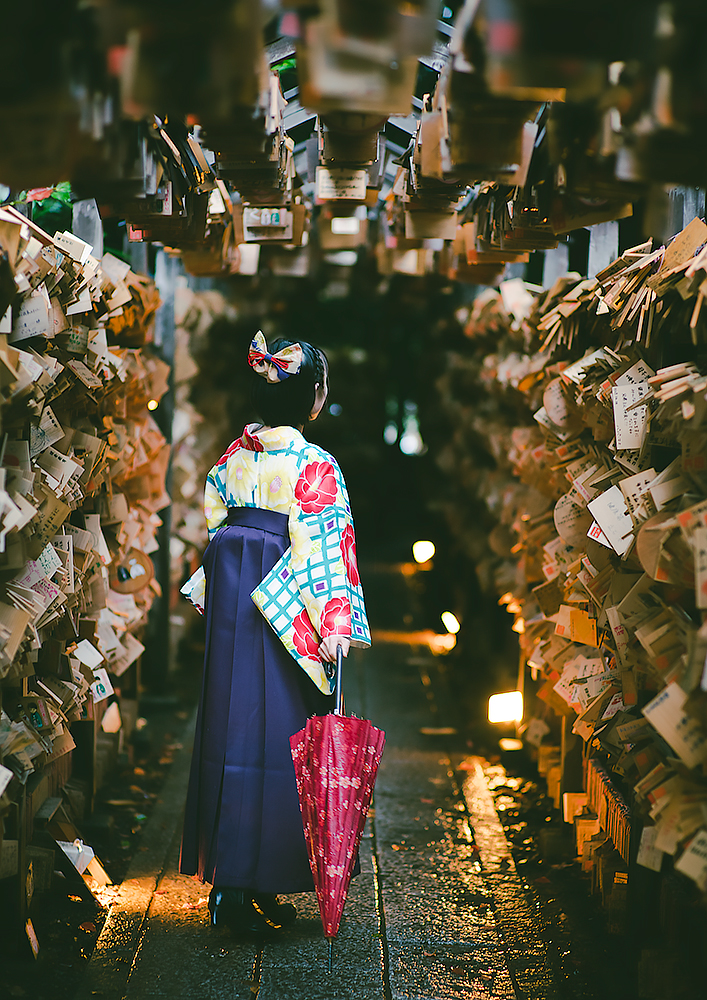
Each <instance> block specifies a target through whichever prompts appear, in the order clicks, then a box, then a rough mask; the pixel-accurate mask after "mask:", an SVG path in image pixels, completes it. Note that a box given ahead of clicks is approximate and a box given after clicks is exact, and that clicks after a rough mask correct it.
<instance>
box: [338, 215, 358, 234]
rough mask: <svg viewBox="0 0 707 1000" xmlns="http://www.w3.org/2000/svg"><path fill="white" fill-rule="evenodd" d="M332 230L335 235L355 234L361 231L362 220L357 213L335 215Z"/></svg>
mask: <svg viewBox="0 0 707 1000" xmlns="http://www.w3.org/2000/svg"><path fill="white" fill-rule="evenodd" d="M331 231H332V233H334V235H335V236H355V235H356V234H357V233H359V232H360V231H361V220H360V219H357V218H356V216H355V215H350V216H348V215H347V216H341V215H335V216H334V218H333V219H332V220H331Z"/></svg>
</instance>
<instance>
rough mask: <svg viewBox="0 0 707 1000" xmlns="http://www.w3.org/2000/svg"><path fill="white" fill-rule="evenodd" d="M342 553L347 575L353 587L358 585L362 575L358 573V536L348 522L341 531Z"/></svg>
mask: <svg viewBox="0 0 707 1000" xmlns="http://www.w3.org/2000/svg"><path fill="white" fill-rule="evenodd" d="M341 555H342V558H343V560H344V566H346V575H347V576H348V578H349V583H350V584H351V586H352V587H358V585H359V583H360V582H361V577H360V576H359V575H358V562H357V561H356V536H355V535H354V530H353V528H352V527H351V525H350V524H347V525H346V527H345V528H344V530H343V531H342V533H341Z"/></svg>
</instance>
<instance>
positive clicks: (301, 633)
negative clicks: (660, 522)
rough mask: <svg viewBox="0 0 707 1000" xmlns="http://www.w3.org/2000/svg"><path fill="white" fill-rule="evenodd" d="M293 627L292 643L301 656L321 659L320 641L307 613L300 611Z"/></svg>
mask: <svg viewBox="0 0 707 1000" xmlns="http://www.w3.org/2000/svg"><path fill="white" fill-rule="evenodd" d="M293 626H294V632H293V633H292V641H293V642H294V644H295V649H296V650H297V652H298V653H299V654H300V656H307V657H309V658H310V659H312V660H317V659H319V653H318V650H319V639H318V638H317V633H316V632H315V631H314V626H313V625H312V622H311V621H310V618H309V615H308V614H307V612H306V611H300V613H299V614H298V615H297V617H296V618H295V620H294V622H293Z"/></svg>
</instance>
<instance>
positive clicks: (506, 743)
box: [498, 736, 523, 750]
mask: <svg viewBox="0 0 707 1000" xmlns="http://www.w3.org/2000/svg"><path fill="white" fill-rule="evenodd" d="M498 745H499V746H500V748H501V750H522V749H523V740H512V739H510V738H507V737H505V736H504V738H503V739H502V740H499V741H498Z"/></svg>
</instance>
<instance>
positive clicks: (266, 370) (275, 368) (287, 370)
mask: <svg viewBox="0 0 707 1000" xmlns="http://www.w3.org/2000/svg"><path fill="white" fill-rule="evenodd" d="M248 364H249V365H250V367H251V368H252V369H253V371H255V372H257V373H258V375H262V377H263V378H264V379H267V380H268V382H282V380H283V379H286V378H289V377H290V375H298V374H299V370H300V368H301V367H302V347H301V346H300V344H290V346H289V347H283V349H282V350H281V351H278V352H277V354H270V352H269V351H268V344H267V341H266V339H265V335H264V334H263V331H262V330H258V332H257V333H256V335H255V337H253V339H252V341H251V342H250V348H249V350H248Z"/></svg>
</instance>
